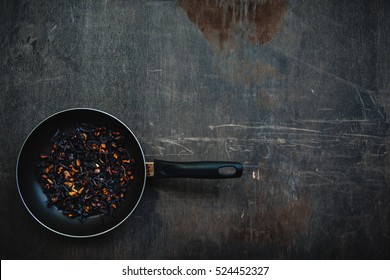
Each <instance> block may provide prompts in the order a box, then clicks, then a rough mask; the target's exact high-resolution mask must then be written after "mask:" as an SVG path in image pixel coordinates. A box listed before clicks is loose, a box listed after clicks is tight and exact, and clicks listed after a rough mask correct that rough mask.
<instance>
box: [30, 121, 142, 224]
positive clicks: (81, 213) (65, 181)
mask: <svg viewBox="0 0 390 280" xmlns="http://www.w3.org/2000/svg"><path fill="white" fill-rule="evenodd" d="M123 141H124V137H123V136H122V135H121V133H120V132H117V131H111V130H109V129H107V128H106V127H104V126H101V127H94V126H92V125H87V124H83V125H79V126H78V127H77V128H76V129H75V130H74V131H72V132H70V133H65V132H63V131H60V130H57V132H56V133H55V134H54V135H53V137H52V139H51V151H50V152H49V153H45V154H41V155H40V158H39V161H38V166H37V170H36V176H37V179H38V182H39V183H40V185H41V187H42V190H43V192H44V193H45V195H46V196H47V198H48V201H47V206H48V207H52V206H56V207H57V208H58V209H59V210H61V211H62V213H63V214H64V215H66V216H67V217H69V218H74V217H79V218H80V221H81V222H85V220H86V218H87V217H89V216H92V215H100V214H104V215H110V214H111V215H112V214H114V213H115V209H117V208H118V207H119V206H120V203H121V202H122V201H123V199H124V197H125V194H126V192H127V190H128V188H129V187H130V185H131V182H132V181H133V180H134V176H133V168H134V164H135V162H134V159H132V158H131V156H130V154H129V152H128V151H127V150H126V149H125V148H124V145H123Z"/></svg>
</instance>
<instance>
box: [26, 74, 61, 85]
mask: <svg viewBox="0 0 390 280" xmlns="http://www.w3.org/2000/svg"><path fill="white" fill-rule="evenodd" d="M62 78H63V76H58V77H52V78H44V79H38V80H36V81H35V82H33V83H31V84H32V85H35V84H38V83H44V82H55V81H60V80H62Z"/></svg>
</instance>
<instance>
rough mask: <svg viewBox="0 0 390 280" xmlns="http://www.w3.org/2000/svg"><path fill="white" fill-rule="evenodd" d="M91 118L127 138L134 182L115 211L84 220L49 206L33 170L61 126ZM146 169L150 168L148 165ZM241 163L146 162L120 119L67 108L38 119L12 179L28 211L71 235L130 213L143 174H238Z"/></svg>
mask: <svg viewBox="0 0 390 280" xmlns="http://www.w3.org/2000/svg"><path fill="white" fill-rule="evenodd" d="M81 123H89V124H93V125H95V126H106V127H108V128H110V129H111V130H116V131H120V132H121V133H122V135H123V136H124V137H125V142H126V143H125V148H126V149H127V150H128V151H129V152H130V154H131V157H132V158H134V159H135V162H136V166H135V169H134V178H135V179H134V183H133V187H131V188H129V189H128V192H127V194H126V196H125V201H124V202H123V203H121V205H120V207H119V208H118V209H117V212H116V213H115V216H111V215H96V216H91V217H89V218H88V219H87V220H86V221H85V223H81V222H80V220H79V219H69V218H68V217H66V216H65V215H63V214H62V212H61V211H59V210H58V209H57V208H56V207H50V208H49V207H47V206H46V201H47V197H46V196H45V194H44V193H43V191H42V189H41V187H40V185H39V183H38V182H37V179H36V177H35V169H36V166H37V163H38V160H39V156H40V154H42V153H47V152H48V151H49V150H50V147H51V143H50V139H51V137H52V136H53V135H54V133H55V132H56V131H57V130H58V129H61V130H63V131H65V132H68V131H69V132H70V131H73V130H74V129H75V128H76V127H77V125H78V124H81ZM146 169H148V170H146ZM242 171H243V168H242V165H241V164H240V163H237V162H210V161H208V162H186V163H184V162H167V161H161V160H154V162H152V163H146V162H145V158H144V154H143V152H142V148H141V145H140V143H139V142H138V140H137V138H136V137H135V135H134V134H133V133H132V131H131V130H130V129H129V128H128V127H127V126H126V125H125V124H124V123H123V122H121V121H120V120H119V119H117V118H115V117H113V116H112V115H109V114H107V113H105V112H103V111H99V110H95V109H85V108H82V109H70V110H66V111H62V112H59V113H57V114H54V115H52V116H50V117H48V118H47V119H45V120H44V121H42V122H41V123H40V124H39V125H38V126H37V127H36V128H35V129H34V130H33V131H32V132H31V133H30V135H29V136H28V137H27V139H26V140H25V142H24V143H23V146H22V148H21V150H20V153H19V157H18V161H17V166H16V180H17V186H18V190H19V194H20V196H21V198H22V201H23V203H24V205H25V206H26V208H27V210H28V211H29V212H30V214H31V215H32V216H33V217H34V218H35V219H36V220H37V221H38V222H39V223H41V224H42V225H43V226H45V227H46V228H48V229H49V230H51V231H53V232H56V233H58V234H61V235H65V236H69V237H92V236H96V235H100V234H103V233H105V232H108V231H110V230H112V229H114V228H115V227H117V226H119V225H120V224H121V223H122V222H124V221H125V220H126V218H127V217H129V216H130V214H131V213H132V212H133V210H134V209H135V207H136V206H137V204H138V202H139V201H140V199H141V196H142V193H143V191H144V188H145V181H146V177H147V176H154V177H156V178H166V177H187V178H210V179H219V178H236V177H241V175H242Z"/></svg>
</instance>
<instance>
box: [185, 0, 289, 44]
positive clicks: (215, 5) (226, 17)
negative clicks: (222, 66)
mask: <svg viewBox="0 0 390 280" xmlns="http://www.w3.org/2000/svg"><path fill="white" fill-rule="evenodd" d="M178 5H179V7H181V8H182V9H184V10H185V11H186V13H187V16H188V18H189V20H190V21H191V22H193V23H194V24H196V25H197V27H198V28H199V30H200V31H201V32H202V33H203V34H204V36H205V37H206V39H207V40H208V41H209V42H210V43H212V44H213V45H215V46H216V47H218V48H220V49H223V48H225V47H228V48H230V49H231V48H235V46H236V42H241V41H242V40H243V39H244V40H245V41H247V42H250V43H257V42H258V43H260V44H265V43H267V42H269V41H271V40H272V38H273V36H274V35H275V34H276V33H277V32H278V30H279V29H280V27H281V22H282V19H283V16H284V14H285V13H286V11H287V4H286V3H285V2H284V1H283V0H225V1H215V0H179V1H178Z"/></svg>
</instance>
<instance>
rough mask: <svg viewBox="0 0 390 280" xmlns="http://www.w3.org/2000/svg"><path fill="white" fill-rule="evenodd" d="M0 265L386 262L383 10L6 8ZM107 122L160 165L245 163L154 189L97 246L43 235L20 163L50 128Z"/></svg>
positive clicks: (334, 4) (0, 100)
mask: <svg viewBox="0 0 390 280" xmlns="http://www.w3.org/2000/svg"><path fill="white" fill-rule="evenodd" d="M0 13H1V14H0V45H1V48H0V49H1V50H0V62H1V63H0V73H1V76H0V109H1V110H0V111H1V112H2V113H1V118H0V127H1V135H0V144H1V149H0V167H1V171H0V181H1V188H0V213H1V227H0V233H1V238H0V252H1V253H0V254H1V259H20V258H22V259H50V258H56V259H64V258H65V259H85V258H89V259H101V258H102V259H132V258H145V259H155V258H162V259H176V258H194V259H197V258H202V259H209V258H210V259H214V258H218V259H225V258H226V259H229V258H237V259H242V258H243V259H246V258H248V259H360V258H363V259H378V258H379V259H381V258H389V257H390V185H389V183H390V170H389V167H390V162H389V155H388V154H387V153H388V152H387V150H389V149H390V142H389V140H390V138H389V136H388V135H389V121H388V118H387V114H388V111H389V110H390V55H389V52H388V46H389V45H390V2H389V1H386V0H376V1H364V0H355V1H336V0H326V1H309V0H290V1H287V0H272V1H271V0H269V1H268V0H263V1H256V0H241V1H240V0H236V1H212V0H210V1H204V0H203V1H195V0H181V1H157V0H156V1H110V0H105V1H104V0H102V1H40V0H37V1H25V0H21V1H11V0H9V1H7V0H3V1H1V4H0ZM71 107H93V108H97V109H102V110H105V111H107V112H109V113H111V114H113V115H115V116H117V117H118V118H120V119H122V120H123V121H124V122H125V123H126V124H128V125H129V126H130V127H131V128H132V130H133V131H134V132H135V133H136V135H137V136H138V137H139V139H140V140H141V142H142V145H143V147H144V150H145V153H146V157H147V159H148V160H151V159H153V158H158V159H166V160H177V161H193V160H233V161H241V162H242V163H243V164H244V166H245V173H244V175H243V177H242V178H241V179H237V180H222V181H217V180H209V181H207V180H206V181H202V180H192V179H179V180H178V179H172V180H171V179H167V180H160V181H157V180H149V181H148V183H147V191H146V193H145V194H144V197H143V200H142V202H141V203H140V205H139V207H138V208H137V209H136V211H135V212H134V214H133V215H132V216H131V217H130V218H129V219H128V220H127V221H126V222H125V223H124V224H123V225H121V226H120V227H119V228H118V229H116V230H114V231H112V232H110V233H108V234H106V235H104V236H101V237H97V238H93V239H88V240H74V239H69V238H64V237H60V236H57V235H55V234H53V233H51V232H49V231H47V230H46V229H44V228H43V227H42V226H41V225H39V224H38V223H37V222H35V220H34V219H33V218H32V217H31V216H30V215H29V213H28V212H27V210H26V209H25V208H24V206H23V204H22V202H21V200H20V199H19V196H18V193H17V189H16V182H15V164H16V159H17V154H18V151H19V149H20V147H21V145H22V143H23V141H24V139H25V138H26V137H27V135H28V133H29V132H30V131H31V130H32V129H33V128H34V126H35V125H36V124H38V123H39V122H40V121H41V120H42V119H44V118H46V117H47V116H49V115H51V114H53V113H55V112H57V111H59V110H62V109H67V108H71Z"/></svg>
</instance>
